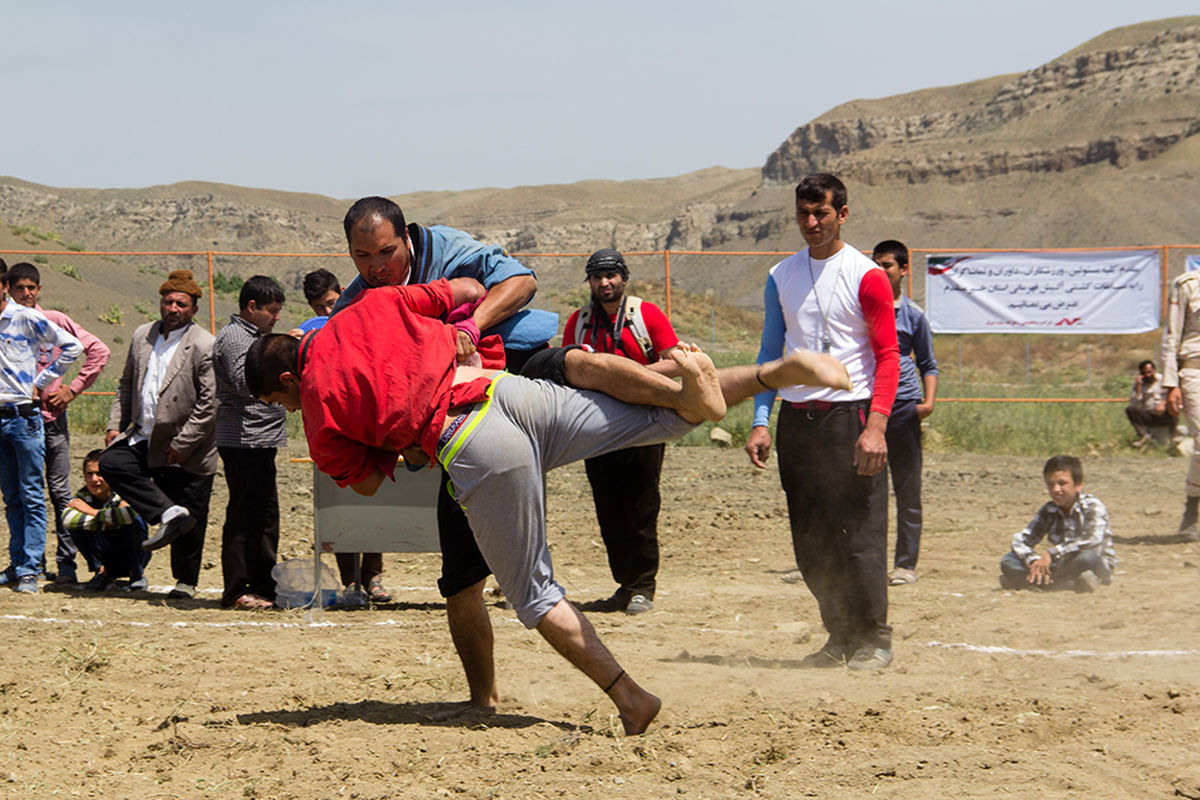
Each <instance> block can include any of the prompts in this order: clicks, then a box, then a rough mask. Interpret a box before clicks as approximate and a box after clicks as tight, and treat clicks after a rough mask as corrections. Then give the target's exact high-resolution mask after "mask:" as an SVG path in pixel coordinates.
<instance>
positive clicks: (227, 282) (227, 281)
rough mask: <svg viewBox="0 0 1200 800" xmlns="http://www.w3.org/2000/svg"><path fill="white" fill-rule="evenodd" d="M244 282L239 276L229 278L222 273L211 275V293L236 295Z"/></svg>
mask: <svg viewBox="0 0 1200 800" xmlns="http://www.w3.org/2000/svg"><path fill="white" fill-rule="evenodd" d="M243 283H245V281H244V280H243V279H242V277H241V276H239V275H233V276H229V275H226V274H225V273H224V272H218V273H217V274H215V275H213V291H214V292H216V293H217V294H238V293H239V292H241V291H242V284H243Z"/></svg>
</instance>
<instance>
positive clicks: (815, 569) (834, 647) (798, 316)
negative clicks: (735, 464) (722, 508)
mask: <svg viewBox="0 0 1200 800" xmlns="http://www.w3.org/2000/svg"><path fill="white" fill-rule="evenodd" d="M849 214H850V209H849V207H848V206H847V205H846V187H845V186H844V185H843V184H842V182H841V181H840V180H839V179H838V178H837V177H836V176H834V175H829V174H817V175H809V176H808V177H806V178H804V180H802V181H800V183H799V184H798V185H797V186H796V222H797V224H798V225H799V226H800V233H801V234H802V235H803V236H804V241H805V242H806V243H807V244H808V247H806V248H805V249H803V250H801V251H800V252H798V253H796V254H795V255H792V256H788V257H787V258H785V259H784V260H783V261H780V262H779V263H778V264H776V265H775V266H774V267H772V268H771V271H770V273H769V275H768V278H767V284H766V289H765V291H764V295H763V302H764V310H765V317H764V320H763V334H762V346H761V348H760V350H759V355H758V361H759V363H760V364H761V363H763V362H766V361H769V360H771V359H774V358H779V357H780V356H781V355H782V354H784V353H785V352H792V351H797V350H813V351H817V352H821V353H826V354H829V355H832V356H833V357H834V358H837V359H838V360H839V361H841V362H842V363H843V364H845V365H846V368H847V370H848V371H849V373H850V380H851V382H852V388H851V389H849V390H843V389H829V388H820V387H809V386H803V387H788V388H785V389H783V390H781V392H780V394H782V397H783V403H782V405H781V408H780V412H779V425H778V429H777V431H776V435H777V436H778V440H779V477H780V482H781V484H782V485H783V490H784V494H785V495H786V496H787V505H788V518H789V520H790V522H791V528H792V547H793V549H794V551H795V555H796V564H797V566H799V568H800V571H801V573H802V574H803V576H804V582H805V584H807V586H808V588H809V590H810V591H811V592H812V593H813V596H814V597H816V599H817V603H818V605H819V606H820V609H821V621H822V622H823V623H824V625H825V629H826V631H828V633H829V639H828V640H827V641H826V642H825V644H824V645H823V646H822V647H821V649H820V650H818V651H817V652H815V653H812V654H810V655H809V656H808V657H806V658H805V660H804V661H805V663H806V664H807V665H810V666H837V665H840V664H846V665H847V666H848V667H849V668H850V669H853V670H874V669H881V668H883V667H886V666H888V664H890V663H891V661H892V629H891V626H890V625H888V622H887V608H888V598H887V590H888V571H887V481H886V476H885V474H884V472H883V469H884V467H885V466H886V463H887V440H886V436H885V433H886V429H887V420H888V415H889V414H890V413H891V410H892V402H893V401H894V400H895V397H896V382H897V377H898V375H899V369H900V366H899V357H898V355H897V345H896V318H895V314H894V313H893V310H892V290H891V286H890V285H889V284H888V279H887V275H886V274H885V273H884V271H883V270H882V269H880V268H879V266H878V265H877V264H875V262H873V261H871V259H869V258H867V257H866V256H865V255H863V254H862V253H861V252H859V251H858V250H856V249H854V248H853V247H850V246H849V245H847V244H846V243H845V242H843V241H842V236H841V229H842V226H843V225H844V224H845V222H846V219H847V218H848V216H849ZM763 389H764V390H765V391H763V392H761V393H759V394H758V395H756V396H755V401H754V406H755V409H754V427H753V429H752V430H751V433H750V436H749V438H748V440H747V442H746V452H747V454H748V455H749V456H750V461H751V463H752V464H754V465H755V466H757V467H765V466H766V459H767V458H768V456H769V454H770V450H771V434H770V432H769V430H768V427H767V425H768V422H769V421H770V415H771V406H772V404H773V403H774V401H775V394H776V392H775V390H773V389H771V388H769V387H768V386H766V384H764V385H763Z"/></svg>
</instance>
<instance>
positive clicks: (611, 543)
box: [583, 444, 666, 600]
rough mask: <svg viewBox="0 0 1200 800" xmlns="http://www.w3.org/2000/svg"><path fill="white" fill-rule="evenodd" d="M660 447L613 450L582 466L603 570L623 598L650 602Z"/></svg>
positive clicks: (662, 446)
mask: <svg viewBox="0 0 1200 800" xmlns="http://www.w3.org/2000/svg"><path fill="white" fill-rule="evenodd" d="M665 451H666V445H665V444H651V445H646V446H645V447H630V448H629V449H627V450H615V451H613V452H611V453H605V454H604V455H602V456H596V457H595V458H589V459H587V460H586V461H584V462H583V463H584V467H585V469H586V470H587V476H588V482H589V483H591V485H592V500H593V502H595V504H596V520H597V522H599V523H600V536H601V538H603V539H604V547H605V548H606V549H607V551H608V568H609V570H611V571H612V576H613V580H614V581H616V582H617V585H618V586H619V587H620V588H619V590H618V591H619V592H620V593H621V594H622V595H625V596H626V597H632V596H633V595H635V594H644V595H646V597H648V598H650V599H651V600H653V599H654V590H655V588H656V585H655V578H656V576H657V575H658V510H659V508H660V507H661V505H662V499H661V497H660V495H659V491H658V479H659V476H660V475H661V474H662V464H663V453H664V452H665Z"/></svg>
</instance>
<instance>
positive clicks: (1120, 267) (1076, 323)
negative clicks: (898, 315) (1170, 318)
mask: <svg viewBox="0 0 1200 800" xmlns="http://www.w3.org/2000/svg"><path fill="white" fill-rule="evenodd" d="M1159 257H1160V251H1158V250H1088V251H1075V252H1070V253H1044V252H1033V251H1027V252H1025V251H1023V252H1014V253H965V254H961V255H936V254H931V255H929V256H928V258H927V260H926V266H927V272H926V278H925V310H926V312H927V313H928V315H929V324H930V327H931V328H932V329H933V332H934V333H1033V332H1037V333H1143V332H1145V331H1152V330H1155V329H1156V328H1158V325H1159V310H1160V306H1161V303H1162V300H1161V297H1162V287H1161V279H1162V268H1161V266H1160V262H1159Z"/></svg>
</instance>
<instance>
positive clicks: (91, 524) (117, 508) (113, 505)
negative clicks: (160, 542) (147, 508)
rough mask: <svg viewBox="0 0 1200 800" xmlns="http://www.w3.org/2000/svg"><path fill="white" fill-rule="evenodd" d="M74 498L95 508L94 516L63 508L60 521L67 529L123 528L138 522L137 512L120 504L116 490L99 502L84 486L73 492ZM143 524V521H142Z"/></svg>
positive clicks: (102, 529) (103, 529)
mask: <svg viewBox="0 0 1200 800" xmlns="http://www.w3.org/2000/svg"><path fill="white" fill-rule="evenodd" d="M75 499H76V500H82V501H83V502H85V503H87V504H88V505H89V506H91V507H92V508H94V509H96V511H97V513H96V515H95V516H92V515H91V514H85V513H83V512H82V511H80V510H78V509H75V508H66V509H63V513H62V521H63V525H65V526H67V530H72V531H107V530H112V529H113V528H123V527H125V526H126V525H129V524H130V523H132V522H140V521H141V518H140V517H138V515H137V512H136V511H134V510H133V508H132V507H130V506H123V505H121V498H120V497H119V496H118V495H117V493H116V492H113V493H112V494H110V495H109V496H108V501H107V502H104V503H101V502H100V501H99V500H97V499H96V498H95V497H93V496H92V493H91V492H89V491H88V490H87V489H86V488H84V489H80V490H79V491H78V492H76V493H75ZM142 525H143V526H145V523H142Z"/></svg>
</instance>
